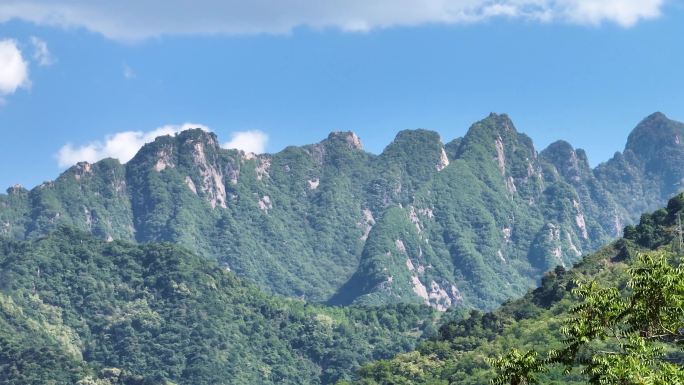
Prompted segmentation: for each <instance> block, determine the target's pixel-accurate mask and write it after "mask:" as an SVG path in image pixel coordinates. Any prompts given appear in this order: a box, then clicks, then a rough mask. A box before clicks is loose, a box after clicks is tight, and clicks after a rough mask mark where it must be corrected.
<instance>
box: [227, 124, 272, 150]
mask: <svg viewBox="0 0 684 385" xmlns="http://www.w3.org/2000/svg"><path fill="white" fill-rule="evenodd" d="M267 144H268V135H267V134H266V133H265V132H263V131H259V130H249V131H237V132H233V133H232V134H231V139H230V141H228V142H226V143H224V144H223V145H222V146H221V147H223V148H233V149H237V150H242V151H244V152H253V153H255V154H262V153H264V152H266V145H267Z"/></svg>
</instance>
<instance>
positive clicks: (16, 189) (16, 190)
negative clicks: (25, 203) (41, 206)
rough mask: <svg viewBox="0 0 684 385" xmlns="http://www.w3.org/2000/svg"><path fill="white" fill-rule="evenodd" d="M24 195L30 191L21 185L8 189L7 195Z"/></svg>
mask: <svg viewBox="0 0 684 385" xmlns="http://www.w3.org/2000/svg"><path fill="white" fill-rule="evenodd" d="M22 193H28V190H27V189H26V188H25V187H24V186H22V185H20V184H15V185H14V186H12V187H10V188H8V189H7V194H10V195H11V194H22Z"/></svg>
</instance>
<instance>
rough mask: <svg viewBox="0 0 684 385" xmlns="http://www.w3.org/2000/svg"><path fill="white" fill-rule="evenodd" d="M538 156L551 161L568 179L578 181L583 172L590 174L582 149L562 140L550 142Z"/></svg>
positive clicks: (587, 161)
mask: <svg viewBox="0 0 684 385" xmlns="http://www.w3.org/2000/svg"><path fill="white" fill-rule="evenodd" d="M539 157H540V158H541V159H543V160H545V161H547V162H549V163H551V164H552V165H553V166H554V167H555V168H556V169H557V170H558V172H559V173H560V174H561V175H563V176H564V177H565V178H566V179H568V180H573V181H579V179H580V178H581V176H582V175H583V174H591V167H590V166H589V160H588V159H587V156H586V153H585V152H584V150H582V149H575V148H573V147H572V145H570V143H568V142H566V141H563V140H559V141H556V142H553V143H551V144H550V145H549V146H548V147H547V148H545V149H544V150H543V151H542V152H541V153H540V154H539Z"/></svg>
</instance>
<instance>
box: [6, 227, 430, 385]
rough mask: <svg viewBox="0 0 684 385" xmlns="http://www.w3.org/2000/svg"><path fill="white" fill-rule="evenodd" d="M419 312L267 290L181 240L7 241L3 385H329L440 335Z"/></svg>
mask: <svg viewBox="0 0 684 385" xmlns="http://www.w3.org/2000/svg"><path fill="white" fill-rule="evenodd" d="M434 322H435V317H434V313H433V311H432V310H431V309H430V308H428V307H425V306H420V305H408V304H405V305H388V306H384V307H378V308H367V307H354V306H352V307H345V308H329V307H323V306H314V305H310V304H307V303H305V302H303V301H300V300H296V299H286V298H280V297H273V296H270V295H267V294H264V293H263V292H262V291H260V290H259V289H258V288H256V287H254V286H253V285H252V284H248V283H245V282H243V281H242V280H241V279H240V278H237V277H235V275H234V274H233V273H230V272H227V271H226V270H225V269H224V268H221V267H219V266H218V265H217V264H216V263H214V262H208V261H206V259H205V258H203V257H199V256H197V255H195V254H192V253H191V252H189V251H187V250H184V249H183V248H180V247H179V246H175V245H172V244H148V245H135V244H132V243H128V242H124V241H114V242H105V241H103V240H98V239H96V238H94V237H93V236H92V235H89V234H86V233H83V232H80V231H76V230H72V229H69V228H64V227H62V228H60V229H58V230H56V231H55V232H53V233H51V234H49V235H48V236H46V237H38V238H36V239H33V240H30V241H0V383H2V384H7V385H10V384H16V385H28V384H36V385H38V384H40V385H44V384H53V385H61V384H64V385H67V384H68V385H73V384H81V385H86V384H98V385H108V384H128V385H133V384H160V385H161V384H170V383H174V384H188V385H189V384H192V385H201V384H212V385H213V384H320V383H323V384H326V383H331V382H334V381H337V380H339V379H343V378H349V377H350V376H351V374H352V373H353V371H354V370H355V369H357V368H358V367H359V365H360V364H362V363H365V362H367V361H369V360H371V359H379V358H383V357H385V358H386V357H390V356H391V355H392V354H394V353H396V352H399V351H404V350H407V349H410V348H411V347H412V346H413V345H414V344H415V342H416V341H417V340H419V339H420V337H421V334H422V333H423V331H425V330H426V329H427V330H434V328H435V327H434Z"/></svg>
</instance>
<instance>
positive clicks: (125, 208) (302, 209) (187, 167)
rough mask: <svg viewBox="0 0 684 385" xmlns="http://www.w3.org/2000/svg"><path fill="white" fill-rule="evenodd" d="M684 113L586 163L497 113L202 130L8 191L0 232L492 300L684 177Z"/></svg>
mask: <svg viewBox="0 0 684 385" xmlns="http://www.w3.org/2000/svg"><path fill="white" fill-rule="evenodd" d="M682 140H684V124H682V123H679V122H676V121H673V120H670V119H668V118H667V117H666V116H665V115H663V114H661V113H655V114H653V115H651V116H649V117H647V118H645V119H644V120H643V121H641V122H640V123H639V124H638V125H637V126H636V128H635V129H634V130H633V131H632V133H631V134H630V135H629V137H628V139H627V144H626V146H625V149H624V151H622V152H620V153H616V154H615V156H614V157H613V158H612V159H610V160H608V161H607V162H604V163H602V164H600V165H598V166H597V167H595V168H592V167H591V166H590V164H589V161H588V159H587V155H586V154H585V152H584V151H583V150H581V149H575V148H573V147H572V146H571V145H570V144H569V143H566V142H563V141H559V142H555V143H553V144H551V145H549V146H548V147H547V148H545V149H543V150H542V151H540V152H538V151H537V150H536V149H535V147H534V145H533V142H532V140H531V139H530V138H529V137H527V136H526V135H524V134H522V133H520V132H518V131H517V130H516V128H515V126H514V124H513V122H512V121H511V120H510V119H509V117H508V116H507V115H498V114H491V115H489V116H488V117H486V118H485V119H483V120H482V121H479V122H477V123H475V124H473V125H472V126H471V127H470V129H469V130H468V131H467V133H466V134H465V136H463V137H462V138H457V139H454V140H451V141H449V142H446V143H444V142H443V141H442V140H441V138H440V136H439V135H438V134H437V133H435V132H432V131H427V130H407V131H401V132H400V133H399V134H398V135H397V136H396V138H395V139H394V141H393V142H392V143H390V144H389V145H388V146H387V147H386V148H385V149H384V151H383V152H382V153H380V154H379V155H375V154H371V153H369V152H366V151H364V150H363V147H362V144H361V141H360V139H359V138H358V137H357V136H356V135H355V134H354V133H351V132H334V133H331V134H330V135H329V136H328V137H327V138H326V139H325V140H323V141H321V142H320V143H317V144H312V145H307V146H301V147H295V146H291V147H287V148H285V149H284V150H282V151H280V152H278V153H275V154H258V155H257V154H251V153H244V152H241V151H237V150H227V149H223V148H221V147H220V146H219V141H218V139H217V137H216V136H215V135H214V134H213V133H211V132H206V131H203V130H200V129H193V130H187V131H184V132H181V133H179V134H177V135H175V136H163V137H159V138H157V139H156V140H154V142H152V143H148V144H146V145H145V146H144V147H143V148H142V149H140V151H139V152H138V153H137V155H136V156H135V157H134V158H133V159H132V160H131V161H129V162H128V163H126V164H121V163H120V162H119V161H118V160H115V159H104V160H101V161H99V162H97V163H94V164H90V163H85V162H83V163H78V164H77V165H75V166H73V167H71V168H69V169H68V170H66V171H65V172H64V173H63V174H61V175H60V176H59V177H58V178H57V179H56V180H54V181H51V182H45V183H43V184H41V185H39V186H37V187H35V188H33V189H31V190H27V189H25V188H23V187H21V186H14V187H11V188H9V189H8V190H7V194H2V195H0V235H1V236H2V237H5V238H8V239H13V240H32V239H40V238H41V237H44V236H46V235H49V234H52V233H53V232H54V231H57V230H59V229H60V228H61V227H62V226H68V227H72V228H76V229H80V230H82V231H85V232H87V233H90V234H92V235H94V236H95V237H97V238H99V239H101V240H103V241H105V242H114V241H126V242H135V243H139V244H147V243H155V242H171V243H174V244H177V245H180V246H182V247H183V248H185V249H187V250H188V252H190V253H194V254H197V255H199V256H201V257H202V258H205V259H209V260H213V261H217V262H218V263H219V265H220V266H222V267H223V268H224V269H226V270H230V271H233V272H234V273H235V274H237V275H238V276H240V277H243V278H245V279H246V280H247V281H249V282H252V283H254V284H255V285H257V286H258V287H259V288H261V289H262V290H265V291H267V292H270V293H274V294H279V295H283V296H289V297H298V298H302V299H305V300H307V301H311V302H318V303H327V304H333V305H349V304H359V305H381V304H383V305H384V304H398V303H415V304H421V303H423V304H428V305H430V306H432V307H434V308H436V309H438V310H446V309H448V308H450V307H454V306H456V305H459V306H465V307H470V308H477V309H485V310H486V309H493V308H494V307H496V306H497V305H499V304H501V303H502V302H504V301H505V300H507V299H509V298H512V297H516V296H520V295H523V294H524V293H525V292H527V290H528V289H530V288H531V287H534V286H535V285H536V284H537V283H538V282H539V280H540V279H541V277H542V276H543V274H544V273H545V272H547V271H549V270H551V269H553V268H554V267H555V266H556V265H561V266H569V265H571V264H572V263H574V262H576V261H578V260H579V259H580V257H581V256H582V255H583V254H585V253H588V252H591V251H593V250H596V249H597V248H598V247H599V246H601V245H603V244H604V243H606V242H607V241H609V240H611V239H614V238H617V237H619V236H620V235H621V232H622V229H623V228H624V226H626V225H629V224H633V223H636V222H637V221H638V219H639V217H640V215H641V213H642V212H646V211H649V210H653V209H655V208H657V207H660V206H662V205H664V204H665V202H666V201H667V199H668V198H669V197H670V196H672V195H674V194H675V193H676V192H678V191H679V190H680V189H681V188H682V179H683V178H684V145H683V144H682V143H681V141H682Z"/></svg>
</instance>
